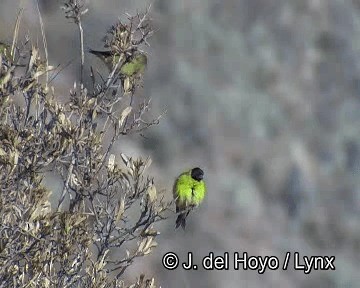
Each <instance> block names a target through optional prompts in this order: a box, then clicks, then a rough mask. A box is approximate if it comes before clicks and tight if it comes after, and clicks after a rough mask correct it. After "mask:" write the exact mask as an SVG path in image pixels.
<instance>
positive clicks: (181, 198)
mask: <svg viewBox="0 0 360 288" xmlns="http://www.w3.org/2000/svg"><path fill="white" fill-rule="evenodd" d="M205 194H206V185H205V182H204V171H203V170H202V169H200V168H199V167H195V168H193V169H190V170H189V171H186V172H184V173H182V174H180V175H179V177H177V179H176V180H175V183H174V187H173V195H174V199H175V204H176V213H177V214H178V217H177V219H176V224H175V228H178V227H179V226H181V227H182V228H183V229H185V226H186V217H187V216H188V215H189V213H190V211H191V210H192V209H193V208H195V207H197V206H199V205H200V203H201V202H202V201H203V200H204V197H205Z"/></svg>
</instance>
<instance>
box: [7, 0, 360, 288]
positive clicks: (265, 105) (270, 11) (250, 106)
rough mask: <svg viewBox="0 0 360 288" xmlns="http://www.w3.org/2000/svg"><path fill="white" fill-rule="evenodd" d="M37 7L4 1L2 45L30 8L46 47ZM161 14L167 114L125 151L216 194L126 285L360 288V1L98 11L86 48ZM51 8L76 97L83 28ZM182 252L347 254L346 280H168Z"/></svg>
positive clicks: (157, 47) (54, 37)
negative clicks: (141, 15)
mask: <svg viewBox="0 0 360 288" xmlns="http://www.w3.org/2000/svg"><path fill="white" fill-rule="evenodd" d="M39 1H40V0H39ZM34 3H35V1H5V0H2V1H0V19H1V20H0V23H1V25H0V36H1V38H0V39H2V40H10V39H11V38H12V32H11V31H12V28H13V26H14V23H15V18H16V15H17V12H18V9H19V8H20V7H23V8H25V10H24V14H23V19H22V24H21V25H22V27H23V28H24V27H26V29H22V35H23V36H24V35H26V34H28V33H29V34H31V36H32V39H39V42H40V43H41V32H40V26H39V21H38V16H37V12H36V6H35V4H34ZM150 3H152V8H151V15H152V18H153V21H154V28H155V31H156V33H155V35H154V37H153V38H152V40H151V47H150V48H149V49H148V53H149V55H150V56H149V67H148V70H147V74H146V80H145V85H144V89H143V90H144V93H143V94H144V95H145V97H147V98H152V103H153V110H152V112H151V113H152V114H153V115H155V116H156V115H158V114H160V113H162V111H164V110H166V111H167V112H166V115H165V117H164V118H163V120H162V122H161V123H160V125H158V126H156V127H153V128H152V129H151V130H150V131H147V132H146V133H145V137H139V136H138V137H132V138H130V139H124V141H120V142H119V146H118V147H117V149H118V152H120V151H124V152H127V153H130V155H134V156H137V155H144V156H145V155H151V157H152V159H153V165H152V166H153V167H152V172H153V173H154V175H155V177H156V180H157V182H156V183H157V187H158V189H166V190H167V191H168V192H167V193H169V195H171V189H172V183H173V180H174V179H175V177H176V176H177V174H179V173H180V172H182V171H183V170H185V169H188V168H191V167H194V166H200V167H203V168H204V170H205V176H206V181H207V185H208V196H207V198H206V201H205V203H204V204H203V205H202V206H201V207H200V208H199V209H198V210H197V211H196V212H195V213H193V214H192V215H191V217H190V218H189V221H188V227H187V230H186V231H174V225H173V224H174V221H175V218H174V217H173V216H172V217H173V219H170V220H169V221H166V222H164V223H163V224H161V227H160V231H161V232H162V235H161V237H160V240H159V247H158V248H157V250H156V251H155V253H153V254H151V255H150V256H149V257H148V258H147V261H144V262H142V263H137V264H136V265H135V266H134V267H133V268H132V269H131V270H129V271H128V273H127V275H126V277H128V278H129V279H134V278H135V276H136V275H138V274H139V272H146V273H147V274H149V276H150V275H153V276H154V277H156V279H157V284H158V285H161V287H171V288H176V287H197V288H199V287H207V288H209V287H300V288H306V287H359V283H360V274H359V267H360V178H359V176H360V1H358V0H353V1H338V0H304V1H298V0H272V1H267V0H221V1H220V0H209V1H199V0H192V1H191V0H183V1H179V0H154V1H152V2H149V1H140V0H136V1H135V0H128V1H125V0H122V1H120V0H103V1H98V0H89V1H88V2H87V5H88V7H89V12H88V14H87V15H86V16H85V17H84V22H83V26H84V30H85V41H86V46H88V47H92V48H95V49H96V48H102V42H101V39H102V37H103V36H104V34H105V31H106V30H107V28H108V27H110V25H111V24H113V23H114V22H115V21H116V20H117V19H118V18H119V17H120V18H122V17H126V16H125V15H124V13H125V12H129V13H131V14H134V13H136V11H143V10H144V9H145V8H146V7H147V6H148V5H149V4H150ZM40 4H41V5H40V9H41V11H42V14H43V18H44V19H43V20H44V25H45V29H46V35H47V41H48V46H49V57H50V64H52V65H55V66H56V65H58V64H60V63H62V64H64V63H69V65H68V66H67V67H66V68H65V69H64V70H63V71H62V72H61V73H60V74H59V75H58V76H57V78H56V79H55V80H54V85H56V89H57V91H62V93H64V95H65V94H67V93H68V92H67V91H68V90H69V89H70V87H72V85H73V81H74V79H76V77H77V75H78V60H77V59H78V48H77V47H78V35H77V31H76V29H75V26H74V25H73V24H72V23H70V21H67V20H66V19H65V18H64V14H63V12H62V11H61V9H59V7H60V6H61V1H56V0H43V1H40ZM86 57H87V63H88V64H87V65H88V67H89V66H90V65H92V66H95V67H97V69H99V70H102V71H104V72H105V71H106V68H105V67H103V66H101V65H102V64H101V63H99V62H98V60H97V59H94V57H92V56H91V55H86ZM87 69H88V68H87ZM168 251H172V252H175V253H177V254H178V255H179V257H180V258H181V259H183V260H185V256H186V254H187V252H193V253H194V258H195V261H197V262H199V261H200V259H201V258H202V257H204V256H206V255H208V254H209V252H214V253H215V255H223V253H224V252H229V253H233V252H239V253H240V254H242V252H248V254H249V255H250V256H258V255H261V256H277V257H279V259H280V263H281V264H282V261H283V259H284V258H285V253H286V252H287V251H290V252H295V251H297V252H300V254H301V256H304V255H307V256H311V255H316V256H319V255H328V256H335V257H336V260H335V262H334V263H335V266H336V271H312V272H311V273H310V274H309V275H305V274H304V273H303V272H302V271H295V270H294V269H289V270H287V271H283V270H282V269H279V270H277V271H269V270H267V271H266V272H265V273H264V274H262V275H259V274H258V273H257V272H256V271H249V270H248V271H244V270H243V269H240V270H239V271H234V270H233V269H230V270H229V271H205V270H204V269H202V268H199V269H198V270H197V271H191V272H189V271H184V270H182V269H177V270H174V271H167V270H166V269H165V268H163V267H162V264H161V259H162V256H163V255H164V254H165V253H166V252H168ZM292 261H293V259H291V262H290V263H291V264H292ZM291 266H292V265H291Z"/></svg>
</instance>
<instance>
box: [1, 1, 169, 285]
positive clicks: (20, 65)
mask: <svg viewBox="0 0 360 288" xmlns="http://www.w3.org/2000/svg"><path fill="white" fill-rule="evenodd" d="M64 8H65V16H66V17H67V18H69V19H72V20H73V22H74V23H75V25H76V26H77V27H78V31H79V35H80V37H79V38H80V48H79V59H81V61H80V65H81V69H80V70H81V76H80V81H77V82H76V81H75V85H74V87H73V89H72V90H71V91H70V93H69V97H68V98H67V99H66V100H63V101H60V100H59V99H64V96H63V95H57V93H56V88H54V87H52V86H51V77H50V76H51V74H52V75H56V74H57V72H58V69H54V68H53V67H50V66H49V65H48V64H47V62H48V59H47V57H46V55H47V53H41V51H42V50H45V51H46V49H47V48H46V41H45V37H44V39H43V40H44V41H43V43H44V45H43V47H41V48H38V47H36V46H35V45H34V43H33V42H32V40H31V39H18V38H19V37H18V35H19V30H20V29H21V25H19V23H20V22H19V21H18V22H17V25H16V29H15V33H14V37H13V39H14V41H13V45H12V47H11V45H10V46H7V47H5V48H4V49H3V50H4V51H3V52H2V53H1V54H0V57H1V59H0V121H1V126H0V177H1V180H0V181H1V186H0V218H1V219H2V220H1V223H0V286H1V287H154V286H155V284H154V279H153V278H150V279H147V278H146V277H145V276H144V275H139V277H138V280H137V282H136V283H134V284H132V285H130V286H128V285H127V284H125V283H124V282H123V280H122V276H123V273H124V271H125V270H126V269H127V268H128V267H129V266H131V265H132V263H134V261H135V260H136V258H139V257H144V256H145V255H147V254H149V253H151V252H152V250H153V248H154V247H155V246H156V242H155V238H156V237H157V236H158V234H159V232H158V231H157V230H156V227H154V223H155V222H157V221H160V220H163V219H165V212H166V210H167V209H168V207H169V205H170V203H167V202H165V201H164V200H163V197H162V194H161V193H157V192H156V188H155V185H154V181H153V179H152V177H151V176H149V175H148V174H147V168H148V166H149V165H150V164H151V160H150V158H146V159H142V158H140V159H132V158H130V157H128V156H126V155H125V154H121V155H118V156H115V155H113V154H111V150H112V147H113V146H114V144H116V142H117V140H118V139H119V138H121V137H127V136H128V135H129V134H133V133H141V132H142V131H143V130H144V129H147V128H149V127H150V126H152V125H156V124H157V123H158V121H159V118H155V119H154V120H152V121H148V120H146V117H145V115H146V114H147V112H148V110H149V102H143V103H140V104H139V105H138V106H135V105H133V106H131V105H130V106H129V102H130V98H132V96H133V93H135V91H136V90H137V87H138V86H139V85H141V80H142V79H141V77H138V78H136V79H135V80H134V81H135V82H134V83H133V84H134V85H133V87H134V89H132V91H130V93H124V91H123V90H124V89H122V87H121V85H119V83H120V81H119V79H118V78H119V75H117V73H115V71H116V69H117V68H118V67H121V65H124V63H126V62H127V61H128V59H129V58H131V55H132V53H136V52H137V51H139V50H140V49H142V48H143V46H146V44H147V38H148V37H149V36H150V35H151V34H152V31H151V27H150V25H149V24H150V23H149V19H148V13H147V12H145V13H143V14H137V15H135V16H133V17H130V16H129V17H128V20H127V22H126V23H123V22H119V23H116V24H115V25H114V26H113V27H112V28H111V29H110V30H109V32H108V34H107V37H106V43H105V47H107V48H108V49H111V51H113V52H114V53H117V54H118V55H120V56H121V57H120V60H119V62H118V63H116V67H114V69H113V71H111V72H110V73H109V75H108V77H107V78H106V79H100V80H97V78H100V77H97V75H95V73H94V74H93V75H92V87H84V85H83V78H84V77H85V76H84V75H85V73H84V48H83V47H84V38H83V33H82V24H81V23H82V22H81V17H82V16H83V15H84V13H86V9H85V7H83V5H82V4H81V3H79V1H67V3H66V5H65V7H64ZM19 19H20V18H19ZM40 19H41V16H40ZM76 26H75V27H76ZM45 27H46V25H45ZM42 29H44V27H42ZM43 48H45V49H43ZM50 71H51V73H50ZM49 78H50V79H49ZM76 83H78V84H76ZM129 94H131V95H129ZM130 103H131V102H130ZM44 173H53V174H54V175H57V177H61V179H62V185H63V186H62V189H61V191H62V193H61V195H51V191H50V190H49V188H48V187H46V186H45V184H44V182H43V179H44Z"/></svg>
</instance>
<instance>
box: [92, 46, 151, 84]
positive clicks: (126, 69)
mask: <svg viewBox="0 0 360 288" xmlns="http://www.w3.org/2000/svg"><path fill="white" fill-rule="evenodd" d="M89 53H91V54H94V55H95V56H97V57H99V58H100V59H101V60H102V61H103V62H104V63H105V64H106V66H107V67H108V69H109V70H110V71H112V70H113V69H114V67H115V65H116V64H117V63H118V62H119V60H120V55H119V54H116V53H114V52H112V51H99V50H93V49H89ZM146 66H147V56H146V55H145V54H144V53H141V52H135V53H134V54H133V55H131V56H130V57H129V59H127V60H125V61H124V62H123V63H120V66H119V69H118V71H116V73H119V75H120V79H121V84H122V86H123V88H124V90H125V91H128V90H131V88H132V87H133V85H132V83H131V82H132V81H133V80H134V79H135V78H136V77H137V76H139V75H140V74H142V73H144V71H145V68H146ZM125 83H127V84H126V85H124V84H125ZM124 86H127V87H124Z"/></svg>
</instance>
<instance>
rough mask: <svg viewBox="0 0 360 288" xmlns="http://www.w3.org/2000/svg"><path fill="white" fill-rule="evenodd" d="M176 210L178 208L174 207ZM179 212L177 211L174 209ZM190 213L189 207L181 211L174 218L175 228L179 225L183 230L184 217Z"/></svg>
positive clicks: (184, 224)
mask: <svg viewBox="0 0 360 288" xmlns="http://www.w3.org/2000/svg"><path fill="white" fill-rule="evenodd" d="M176 210H178V209H176ZM176 212H179V211H176ZM189 213H190V209H189V210H187V211H184V212H181V213H180V214H179V215H178V217H177V218H176V223H175V229H177V228H179V226H181V227H182V228H183V229H184V230H185V226H186V217H187V216H188V215H189Z"/></svg>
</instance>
